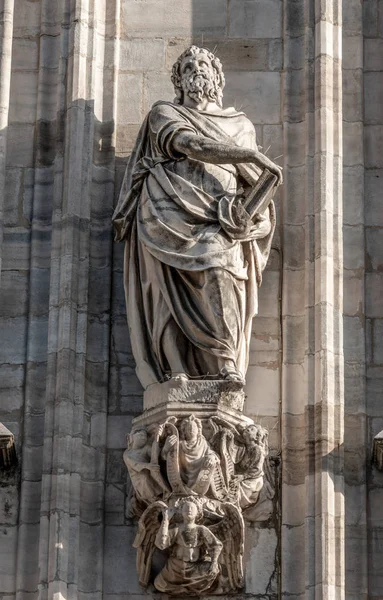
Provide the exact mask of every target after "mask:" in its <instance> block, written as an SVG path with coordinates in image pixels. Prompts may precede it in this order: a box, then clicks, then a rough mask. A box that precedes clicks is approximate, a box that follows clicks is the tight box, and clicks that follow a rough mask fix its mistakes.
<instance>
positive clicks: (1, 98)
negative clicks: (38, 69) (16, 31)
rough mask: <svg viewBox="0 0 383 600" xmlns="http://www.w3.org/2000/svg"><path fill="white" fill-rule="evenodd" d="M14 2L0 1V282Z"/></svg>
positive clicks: (12, 0) (11, 0) (8, 0)
mask: <svg viewBox="0 0 383 600" xmlns="http://www.w3.org/2000/svg"><path fill="white" fill-rule="evenodd" d="M13 14H14V0H1V1H0V73H1V77H0V281H1V256H2V255H1V249H2V241H3V227H2V224H3V202H4V195H5V161H6V146H7V130H8V114H9V92H10V84H11V66H12V33H13Z"/></svg>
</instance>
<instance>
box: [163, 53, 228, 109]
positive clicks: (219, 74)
mask: <svg viewBox="0 0 383 600" xmlns="http://www.w3.org/2000/svg"><path fill="white" fill-rule="evenodd" d="M197 54H206V56H207V58H208V59H209V60H210V62H211V65H212V67H213V69H214V72H215V81H214V84H215V89H216V93H217V103H218V104H219V106H221V107H222V96H223V93H222V92H223V88H224V87H225V76H224V74H223V69H222V64H221V61H220V60H219V58H217V57H216V56H215V55H214V54H213V53H212V52H210V50H207V48H199V47H198V46H189V48H186V50H185V52H183V53H182V54H181V56H179V57H178V59H177V60H176V62H175V63H174V65H173V69H172V75H171V79H172V83H173V85H174V91H175V94H176V98H175V102H176V103H177V104H182V101H183V94H184V92H183V89H182V85H181V63H182V61H183V60H184V58H186V57H187V56H197Z"/></svg>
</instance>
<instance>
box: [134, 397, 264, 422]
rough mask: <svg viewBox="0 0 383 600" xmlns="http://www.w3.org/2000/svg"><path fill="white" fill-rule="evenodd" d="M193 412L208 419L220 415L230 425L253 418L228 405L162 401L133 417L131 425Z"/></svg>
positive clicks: (182, 415) (164, 419)
mask: <svg viewBox="0 0 383 600" xmlns="http://www.w3.org/2000/svg"><path fill="white" fill-rule="evenodd" d="M191 414H193V415H194V416H195V417H198V418H199V419H210V417H220V418H221V419H224V420H225V421H228V422H229V423H231V424H232V425H235V426H236V425H243V426H245V425H250V424H251V423H253V420H252V419H250V418H249V417H246V416H245V415H243V414H242V413H241V412H240V411H239V410H235V409H233V408H229V407H223V406H218V405H217V404H212V403H210V404H201V403H196V402H176V401H173V402H163V403H162V404H159V405H158V406H154V407H152V408H148V409H147V410H144V412H143V413H142V414H141V415H140V416H138V417H136V418H135V419H133V427H137V425H145V426H147V425H153V424H154V423H163V422H164V421H166V419H168V418H169V417H177V418H178V419H182V418H184V417H189V416H190V415H191Z"/></svg>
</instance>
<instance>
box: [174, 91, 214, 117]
mask: <svg viewBox="0 0 383 600" xmlns="http://www.w3.org/2000/svg"><path fill="white" fill-rule="evenodd" d="M182 104H183V106H186V107H187V108H194V110H201V111H203V112H210V113H218V112H221V108H220V107H219V106H218V104H216V102H210V101H209V100H208V99H207V98H204V99H203V100H202V102H196V101H195V100H193V98H190V97H189V96H188V95H187V94H185V95H184V100H183V103H182Z"/></svg>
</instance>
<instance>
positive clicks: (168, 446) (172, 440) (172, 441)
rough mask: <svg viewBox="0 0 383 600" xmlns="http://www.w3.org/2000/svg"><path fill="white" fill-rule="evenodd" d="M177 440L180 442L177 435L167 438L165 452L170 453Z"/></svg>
mask: <svg viewBox="0 0 383 600" xmlns="http://www.w3.org/2000/svg"><path fill="white" fill-rule="evenodd" d="M177 440H178V438H177V436H176V435H175V434H173V435H169V437H168V438H166V442H165V446H164V450H165V452H168V450H170V449H171V448H174V446H175V445H176V443H177Z"/></svg>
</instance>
